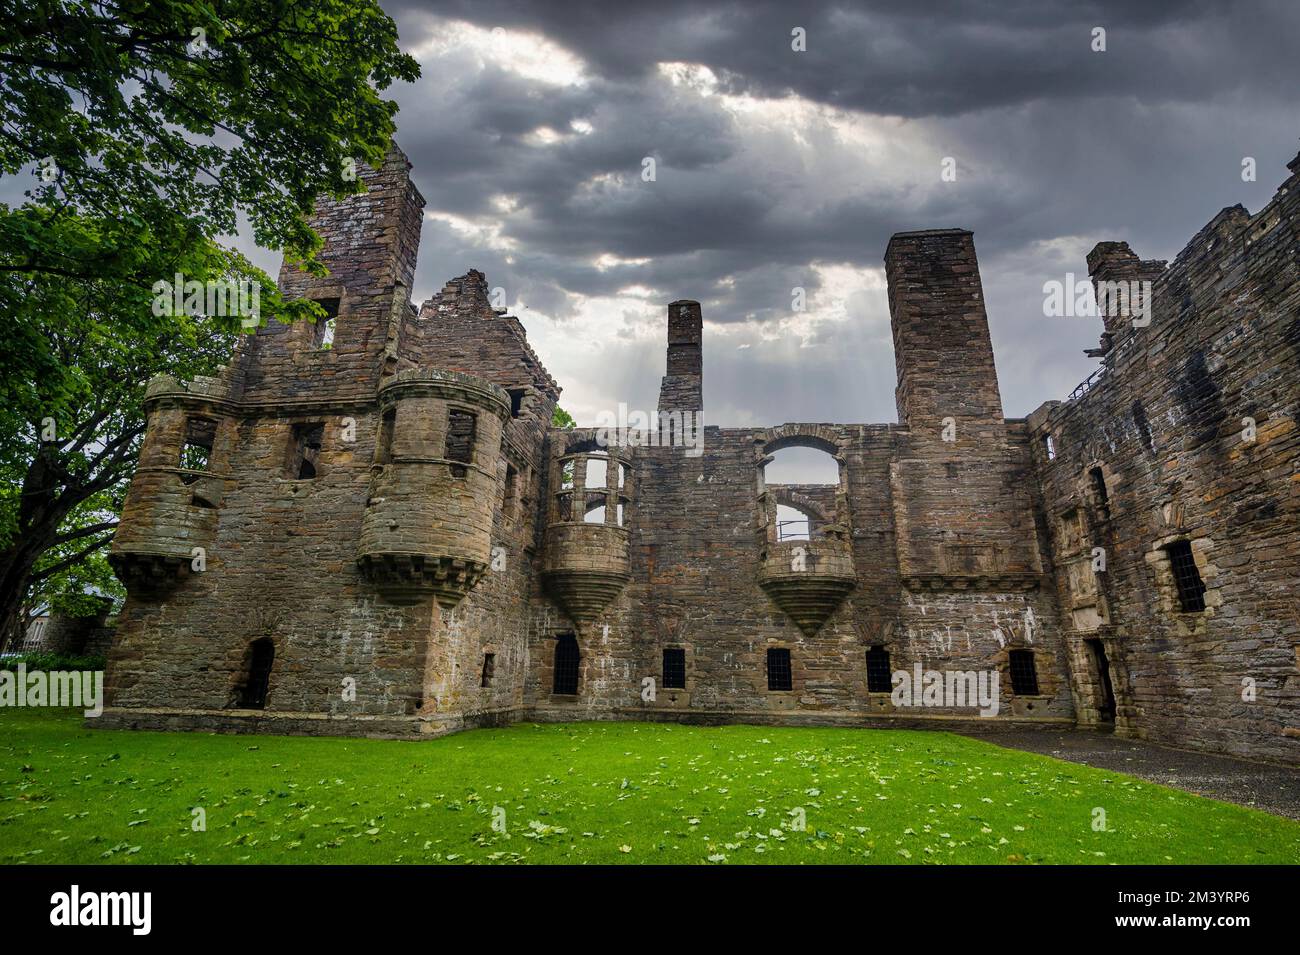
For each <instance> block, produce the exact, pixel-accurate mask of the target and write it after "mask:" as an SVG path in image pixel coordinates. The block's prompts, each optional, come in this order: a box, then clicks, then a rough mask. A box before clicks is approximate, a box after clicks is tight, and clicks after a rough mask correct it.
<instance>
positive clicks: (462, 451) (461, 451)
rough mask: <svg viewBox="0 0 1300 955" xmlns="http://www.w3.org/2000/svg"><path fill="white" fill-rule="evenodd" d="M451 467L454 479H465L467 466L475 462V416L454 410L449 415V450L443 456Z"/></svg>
mask: <svg viewBox="0 0 1300 955" xmlns="http://www.w3.org/2000/svg"><path fill="white" fill-rule="evenodd" d="M443 457H445V458H446V459H447V460H448V461H452V462H455V463H453V464H452V465H451V476H452V477H458V478H459V477H464V476H465V465H466V464H471V463H473V461H474V415H473V414H471V413H470V412H468V411H461V410H460V409H458V408H452V409H451V411H449V412H448V413H447V449H446V453H445V454H444V455H443Z"/></svg>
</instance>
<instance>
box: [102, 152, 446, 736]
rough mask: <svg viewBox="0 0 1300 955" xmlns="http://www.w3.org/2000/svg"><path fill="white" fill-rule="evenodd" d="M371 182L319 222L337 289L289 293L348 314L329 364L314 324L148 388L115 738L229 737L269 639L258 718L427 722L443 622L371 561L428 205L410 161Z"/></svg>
mask: <svg viewBox="0 0 1300 955" xmlns="http://www.w3.org/2000/svg"><path fill="white" fill-rule="evenodd" d="M361 174H362V179H363V181H364V182H365V184H366V187H367V192H366V194H365V195H363V196H360V197H356V198H353V199H350V200H347V201H344V202H334V201H332V200H326V201H324V202H322V204H321V208H320V210H319V213H318V215H317V217H316V219H315V220H314V222H315V224H316V226H317V228H319V229H320V230H321V231H322V233H323V235H324V237H325V240H326V248H325V251H324V253H323V256H322V258H323V261H324V262H325V263H326V264H327V265H328V266H329V267H330V269H331V274H330V275H329V276H328V277H325V278H321V279H317V278H311V277H308V276H306V275H305V274H300V273H298V272H296V271H295V270H293V269H292V268H291V267H289V266H286V268H285V269H284V270H282V275H281V287H282V288H283V289H284V290H285V291H286V293H287V294H290V295H293V294H302V295H307V296H309V297H323V296H327V295H333V296H335V297H338V298H340V299H341V307H340V309H339V312H338V324H337V331H336V337H335V340H334V347H333V348H330V349H320V348H317V347H316V346H315V343H314V341H313V340H311V339H310V336H311V334H313V329H312V328H311V327H310V326H308V325H305V324H300V325H297V326H283V325H279V324H278V323H272V325H271V326H270V327H265V328H261V329H259V330H258V333H257V335H256V336H255V337H253V338H251V339H249V340H247V341H246V342H245V343H244V344H243V345H242V346H241V348H240V350H239V352H238V354H237V357H236V363H235V364H234V365H233V366H232V367H231V368H230V369H228V370H227V373H226V375H225V376H224V377H223V378H221V379H200V380H198V381H195V382H193V383H190V384H188V385H181V384H178V383H177V382H174V381H170V380H166V379H163V380H158V381H155V382H154V383H152V384H151V385H150V388H149V392H148V398H147V408H148V414H149V424H148V430H147V433H146V437H145V440H144V446H143V451H142V455H141V466H140V469H139V470H138V472H137V475H136V478H135V480H134V482H133V484H132V487H131V490H130V493H129V495H128V501H127V505H126V508H125V509H124V513H123V531H124V532H123V533H122V534H121V535H119V537H118V539H117V540H116V541H115V544H114V547H113V555H112V558H111V559H113V560H114V565H115V568H116V569H117V570H118V572H119V576H123V578H124V579H125V580H126V582H127V585H128V592H129V595H128V599H127V601H126V605H125V607H124V609H123V611H122V613H121V614H120V617H119V625H118V631H117V636H116V639H115V641H114V646H113V649H112V651H111V654H110V660H109V666H108V675H107V691H108V702H109V705H110V707H112V709H111V710H110V712H108V713H107V714H106V715H105V717H104V718H102V720H101V721H99V722H100V723H101V724H102V725H115V724H118V725H165V726H172V725H205V726H210V727H217V728H225V727H228V726H230V725H232V724H231V721H230V720H228V719H225V718H224V717H222V715H221V714H222V712H223V711H230V710H232V709H236V708H237V703H238V698H239V694H240V689H241V687H242V685H243V684H244V683H245V682H246V676H247V672H248V667H249V654H250V647H251V645H252V642H253V641H254V640H258V639H261V638H266V639H269V640H270V641H272V643H273V644H274V649H275V656H274V665H273V669H272V671H271V681H270V687H269V692H268V694H267V696H266V701H265V710H264V716H263V717H261V719H264V720H266V721H269V722H274V721H275V718H277V717H279V718H280V720H279V722H278V723H277V725H280V726H283V727H285V728H288V729H293V728H299V729H301V728H303V727H306V729H305V731H308V732H323V731H324V732H328V731H329V730H324V729H322V728H321V723H320V720H322V719H326V720H327V719H328V718H329V717H332V716H335V717H344V718H349V719H355V720H357V721H359V722H358V726H359V727H361V729H360V731H362V732H367V731H368V732H375V733H379V734H386V733H392V732H394V729H393V726H392V724H391V722H386V721H391V720H393V719H398V720H399V721H400V719H401V718H404V717H406V716H408V715H410V714H413V713H415V712H416V710H417V709H418V708H419V707H420V706H421V705H422V702H423V698H424V692H425V688H424V686H423V676H424V669H425V656H426V648H427V643H428V634H429V631H430V629H431V626H432V623H433V621H434V620H435V619H436V616H435V612H434V610H433V608H432V607H431V606H429V605H427V604H426V605H413V606H395V605H392V604H390V603H388V602H386V601H384V600H382V599H381V598H380V597H379V595H378V594H377V593H376V592H375V590H374V588H373V587H372V586H371V585H370V584H369V583H368V582H367V581H366V580H364V579H363V578H362V577H361V576H360V574H359V573H358V569H357V564H356V558H357V545H358V541H359V539H360V536H361V525H362V518H363V513H364V509H365V505H366V500H367V491H368V487H369V482H370V471H371V466H372V464H373V463H374V461H375V458H376V441H377V439H378V436H379V432H380V417H379V406H378V402H377V400H376V387H377V385H378V383H379V380H380V373H381V370H382V367H381V363H380V360H381V352H382V349H383V347H384V345H385V341H386V336H387V334H388V331H389V329H390V328H391V327H392V321H391V319H392V315H393V314H394V311H395V310H394V305H395V304H398V305H400V306H401V307H402V309H406V308H407V307H408V306H407V300H408V299H409V294H408V293H407V292H406V291H405V289H406V288H407V287H409V283H410V280H411V275H412V273H413V270H414V264H415V252H416V242H417V241H418V228H419V222H420V215H421V213H420V206H421V205H422V204H423V200H422V199H420V197H419V194H418V192H416V191H415V189H414V187H413V186H412V184H411V182H410V176H409V167H408V164H407V162H406V159H405V157H404V156H402V155H401V153H400V151H397V150H396V149H395V150H394V151H393V152H392V153H390V155H389V157H388V160H387V161H386V162H385V164H384V166H383V167H382V168H381V169H379V170H366V169H363V170H362V171H361ZM193 418H201V419H203V420H206V421H209V422H211V423H212V425H213V428H214V432H213V437H212V442H211V448H210V455H209V456H208V459H207V461H206V464H205V465H204V466H202V467H201V468H199V469H197V470H196V469H186V468H182V467H181V466H180V465H181V463H182V462H181V460H180V453H181V446H182V444H183V443H184V441H185V438H186V434H187V422H189V421H190V420H191V419H193ZM317 428H319V430H318V431H317V430H316V429H317ZM313 434H314V436H312V437H304V436H305V435H313ZM314 442H318V446H316V447H311V446H310V445H311V444H313V443H314ZM305 445H307V446H306V447H305ZM304 456H306V457H307V458H309V459H310V461H311V463H312V468H311V470H314V474H312V475H305V474H304V472H303V471H302V469H301V461H302V460H303V458H304ZM194 546H198V547H201V548H202V557H201V561H200V562H199V563H198V564H196V563H195V562H194V560H193V559H192V548H193V547H194ZM345 681H351V682H352V683H353V685H354V687H355V698H354V699H352V698H349V697H348V696H347V695H346V693H345V690H346V688H347V687H346V683H345ZM186 713H188V714H191V715H192V716H193V720H192V721H191V722H190V723H186V722H185V720H184V719H182V718H181V717H180V716H178V714H186ZM304 721H305V722H304ZM313 721H314V722H313ZM335 725H337V724H335ZM353 731H357V730H353Z"/></svg>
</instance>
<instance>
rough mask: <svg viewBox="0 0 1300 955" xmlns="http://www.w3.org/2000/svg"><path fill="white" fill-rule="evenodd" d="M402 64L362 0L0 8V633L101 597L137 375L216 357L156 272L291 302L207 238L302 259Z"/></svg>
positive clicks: (136, 433) (131, 453)
mask: <svg viewBox="0 0 1300 955" xmlns="http://www.w3.org/2000/svg"><path fill="white" fill-rule="evenodd" d="M418 75H419V68H418V65H417V64H416V62H415V60H414V59H412V58H411V57H409V56H407V55H405V54H403V53H401V51H400V50H399V49H398V47H397V32H396V27H395V25H394V24H393V22H392V20H391V19H390V18H389V17H388V16H387V15H386V14H385V13H384V12H383V11H382V10H381V9H380V7H379V5H378V3H377V2H376V0H191V2H184V0H35V2H24V3H18V2H16V0H0V87H2V88H3V90H4V96H3V97H0V175H5V176H18V175H20V174H21V175H30V176H31V178H30V180H29V181H30V182H31V188H30V189H28V191H27V193H26V195H27V200H28V201H27V202H25V203H24V204H23V205H21V206H19V207H16V208H11V207H9V206H6V205H3V204H0V322H2V323H3V325H2V327H3V334H4V343H5V362H4V364H3V367H0V628H3V630H6V631H7V630H12V629H13V628H14V626H15V624H16V622H17V620H18V618H19V615H20V608H21V607H22V605H23V603H24V601H25V600H27V602H28V603H29V605H33V606H34V605H35V604H36V603H38V602H39V601H40V599H42V598H43V596H45V595H46V591H47V590H48V588H50V587H54V586H56V585H57V586H61V587H66V586H71V585H73V584H77V583H79V584H80V585H81V586H82V587H83V588H89V589H98V588H96V587H95V585H94V583H93V580H94V577H95V574H94V572H93V568H90V567H88V566H87V567H80V569H79V566H80V565H81V564H82V563H83V562H85V561H88V560H89V561H94V560H97V559H99V556H102V552H103V550H102V549H103V547H104V545H105V544H106V543H107V542H108V540H109V539H111V533H112V529H113V527H114V526H115V522H116V518H115V517H113V515H114V514H115V513H116V512H117V509H119V508H120V506H121V497H122V495H123V492H124V490H125V487H126V485H127V483H128V482H129V480H130V477H131V474H132V472H133V470H134V466H135V460H136V457H137V454H138V450H139V441H140V437H141V436H142V434H143V431H144V425H145V421H144V414H143V409H142V406H141V398H142V396H143V386H144V383H145V382H146V381H147V380H148V379H149V378H151V377H153V376H154V375H157V374H169V375H172V376H174V377H176V378H178V379H181V380H189V379H191V378H193V377H194V376H196V375H204V374H211V373H214V372H215V371H216V370H217V369H218V367H219V366H220V365H221V364H222V363H223V362H225V361H228V360H229V358H230V355H231V353H232V350H233V348H234V343H235V341H236V338H237V335H236V332H237V330H238V327H239V324H240V321H241V318H243V316H240V315H236V314H223V315H211V316H207V317H206V318H205V317H202V316H195V315H175V314H165V313H164V314H162V315H158V314H155V310H154V309H153V308H152V305H153V288H154V285H155V283H157V282H159V281H172V280H173V278H174V276H175V275H176V274H177V273H180V274H181V275H182V276H183V277H184V278H185V279H186V280H196V281H199V282H206V281H208V280H220V281H224V282H232V283H233V282H238V281H251V282H255V283H257V286H258V288H259V289H260V306H261V311H260V316H259V317H260V320H263V321H265V320H268V319H275V320H281V321H290V320H294V319H298V318H312V319H314V318H316V317H319V316H320V315H322V314H323V312H322V311H321V310H320V308H319V307H318V306H315V305H314V304H312V303H307V302H285V301H283V300H282V299H281V298H280V297H279V295H278V293H277V292H276V290H275V286H274V283H272V282H271V280H270V279H269V278H268V277H267V276H266V275H265V274H263V273H262V272H260V271H259V270H257V269H255V268H253V267H252V266H251V265H250V264H249V263H248V262H247V261H246V260H245V259H244V258H243V257H242V256H241V255H239V254H238V253H236V252H234V251H232V250H230V249H228V248H224V247H223V246H222V245H221V244H220V242H221V238H222V237H223V236H227V235H230V234H233V233H235V232H236V231H237V230H238V227H239V225H240V224H241V217H243V218H244V219H246V220H247V223H248V225H249V227H250V228H251V232H252V236H253V237H254V239H255V240H256V241H257V242H258V244H259V245H261V246H263V247H265V248H269V249H278V250H282V251H283V252H284V253H285V255H286V258H287V259H288V260H290V261H293V262H297V263H299V264H300V266H301V267H302V268H305V269H308V270H309V271H312V272H313V273H316V274H321V273H323V272H324V268H323V266H322V265H321V264H320V263H319V262H318V261H316V258H315V256H316V254H317V252H318V251H319V249H320V245H321V240H320V238H319V236H317V235H316V234H315V233H314V232H313V231H312V230H311V229H310V228H309V226H308V225H307V223H306V221H305V218H304V215H305V214H306V213H309V212H310V211H311V210H312V209H313V207H314V205H315V202H316V200H317V199H318V198H319V197H321V196H323V195H331V196H335V197H343V196H346V195H349V194H351V193H354V192H356V191H359V189H360V188H361V183H360V180H359V178H358V177H357V175H356V165H357V163H361V162H365V163H370V164H378V163H379V162H380V161H381V160H382V158H383V156H384V154H385V152H386V150H387V148H388V146H389V143H390V141H391V137H392V134H393V130H394V123H393V115H394V113H395V112H396V105H395V104H394V103H392V102H390V101H387V100H385V99H383V98H382V96H381V95H380V94H381V92H382V91H383V90H384V89H386V88H387V87H388V86H390V85H391V84H392V83H393V82H394V81H396V80H413V79H415V78H416V77H417V76H418Z"/></svg>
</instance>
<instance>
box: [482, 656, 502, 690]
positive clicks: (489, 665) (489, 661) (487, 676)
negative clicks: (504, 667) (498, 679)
mask: <svg viewBox="0 0 1300 955" xmlns="http://www.w3.org/2000/svg"><path fill="white" fill-rule="evenodd" d="M496 672H497V655H496V654H495V653H485V654H483V676H482V678H481V679H480V680H479V684H478V685H479V686H491V685H492V677H494V676H496Z"/></svg>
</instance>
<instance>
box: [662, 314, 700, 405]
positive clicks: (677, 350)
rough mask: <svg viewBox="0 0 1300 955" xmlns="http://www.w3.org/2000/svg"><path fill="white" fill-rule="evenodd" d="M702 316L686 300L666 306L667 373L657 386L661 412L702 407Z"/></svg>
mask: <svg viewBox="0 0 1300 955" xmlns="http://www.w3.org/2000/svg"><path fill="white" fill-rule="evenodd" d="M703 335H704V317H703V315H702V313H701V312H700V303H699V302H692V301H691V300H689V299H682V300H680V301H677V302H673V303H672V304H671V305H669V306H668V373H667V374H666V375H664V378H663V383H662V384H661V385H660V386H659V410H660V411H703V410H704V397H703V387H704V355H703V350H702V340H703Z"/></svg>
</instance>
